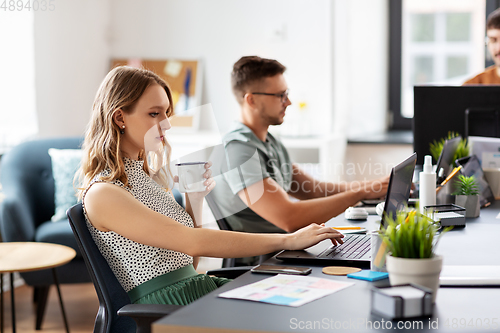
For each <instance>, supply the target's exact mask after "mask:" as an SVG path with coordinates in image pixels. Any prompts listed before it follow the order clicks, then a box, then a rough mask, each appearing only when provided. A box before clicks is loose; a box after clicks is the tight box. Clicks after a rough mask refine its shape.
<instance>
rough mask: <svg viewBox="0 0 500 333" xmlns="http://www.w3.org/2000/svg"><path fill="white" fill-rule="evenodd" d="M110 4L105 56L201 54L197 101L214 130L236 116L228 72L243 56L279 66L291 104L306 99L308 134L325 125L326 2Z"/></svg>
mask: <svg viewBox="0 0 500 333" xmlns="http://www.w3.org/2000/svg"><path fill="white" fill-rule="evenodd" d="M111 4H112V8H113V10H112V11H111V27H112V39H111V56H112V57H116V58H123V57H142V58H160V59H162V58H168V57H174V58H175V57H179V58H200V59H202V61H203V63H204V67H205V68H204V82H203V100H202V103H203V104H205V103H212V106H213V109H214V112H215V115H216V119H217V123H218V125H219V129H220V130H221V131H223V132H224V131H227V130H228V129H229V127H230V124H231V121H233V120H235V119H238V116H239V107H238V104H237V103H236V101H235V100H234V97H233V95H232V93H231V87H230V73H231V69H232V65H233V63H234V62H235V61H236V60H238V59H239V58H240V57H241V56H244V55H259V56H262V57H269V58H275V59H278V60H279V61H280V62H282V63H283V64H284V65H285V66H287V68H288V70H287V74H286V78H287V82H288V85H289V87H290V89H291V97H290V98H291V100H292V102H294V101H295V102H297V101H298V99H299V98H300V99H302V100H305V101H307V103H308V105H309V111H310V113H311V118H313V121H314V122H313V124H314V125H313V128H315V129H316V131H315V132H316V133H325V132H326V131H327V130H328V129H329V124H330V122H329V115H330V110H331V105H330V98H329V95H330V93H331V85H330V81H329V72H328V68H329V66H330V54H329V51H330V48H329V43H330V40H329V2H328V1H327V0H318V1H307V0H293V1H290V0H274V1H266V0H252V1H241V0H237V1H235V0H211V1H206V0H184V1H177V0H167V1H160V0H146V1H141V2H140V5H139V2H137V1H134V0H125V1H123V0H111ZM277 35H278V36H277ZM279 35H282V36H283V37H280V36H279ZM296 104H297V103H296ZM290 109H291V110H293V108H292V107H290ZM325 120H326V121H325ZM285 122H286V120H285ZM201 126H202V128H203V127H205V128H207V127H208V128H210V127H213V124H206V119H205V124H203V119H202V125H201Z"/></svg>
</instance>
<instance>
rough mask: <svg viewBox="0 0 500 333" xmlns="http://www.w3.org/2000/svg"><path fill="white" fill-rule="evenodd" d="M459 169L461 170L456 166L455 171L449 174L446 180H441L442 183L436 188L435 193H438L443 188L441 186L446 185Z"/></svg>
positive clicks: (460, 167)
mask: <svg viewBox="0 0 500 333" xmlns="http://www.w3.org/2000/svg"><path fill="white" fill-rule="evenodd" d="M461 169H462V166H458V167H456V168H455V169H453V171H452V172H451V173H450V175H449V176H448V177H446V179H445V180H443V182H442V183H441V185H439V186H438V187H437V188H436V193H438V192H439V191H440V190H441V188H443V186H444V185H446V183H447V182H449V181H450V179H452V178H453V177H454V176H455V175H456V174H457V173H458V172H459V171H460V170H461Z"/></svg>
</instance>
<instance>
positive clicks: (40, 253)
mask: <svg viewBox="0 0 500 333" xmlns="http://www.w3.org/2000/svg"><path fill="white" fill-rule="evenodd" d="M75 256H76V251H75V250H73V249H72V248H70V247H68V246H64V245H59V244H50V243H38V242H7V243H0V290H1V296H0V303H1V304H0V307H1V309H0V316H1V319H0V321H1V322H2V324H1V327H0V329H1V333H3V329H4V327H3V326H4V324H3V323H4V320H3V274H4V273H9V274H10V297H11V298H10V300H11V303H12V332H14V333H15V332H16V313H15V302H14V281H13V273H14V272H19V273H22V272H30V271H37V270H42V269H49V268H50V269H52V275H53V277H54V283H55V285H56V288H57V293H58V295H59V304H60V306H61V312H62V316H63V320H64V326H65V328H66V332H68V333H69V326H68V321H67V320H66V313H65V311H64V306H63V302H62V297H61V290H60V289H59V282H58V280H57V274H56V270H55V268H56V267H58V266H62V265H64V264H67V263H68V262H70V261H71V260H72V259H73V258H74V257H75Z"/></svg>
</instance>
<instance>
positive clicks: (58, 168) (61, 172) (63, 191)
mask: <svg viewBox="0 0 500 333" xmlns="http://www.w3.org/2000/svg"><path fill="white" fill-rule="evenodd" d="M49 155H50V158H51V161H52V176H53V177H54V203H55V213H54V215H53V216H52V221H53V222H57V221H62V220H67V216H66V211H67V210H68V209H69V208H70V207H71V206H73V205H76V203H77V197H76V194H77V193H76V191H77V189H76V187H75V184H74V178H75V174H76V172H77V171H78V168H79V167H80V165H81V160H82V156H83V151H82V150H81V149H55V148H50V149H49Z"/></svg>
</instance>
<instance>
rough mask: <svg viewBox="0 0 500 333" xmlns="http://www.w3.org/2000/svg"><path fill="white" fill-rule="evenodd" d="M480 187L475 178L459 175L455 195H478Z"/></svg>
mask: <svg viewBox="0 0 500 333" xmlns="http://www.w3.org/2000/svg"><path fill="white" fill-rule="evenodd" d="M478 194H479V186H478V184H477V180H476V178H475V177H474V176H470V177H467V176H464V175H459V176H458V179H457V181H456V182H455V192H454V193H453V195H478Z"/></svg>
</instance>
